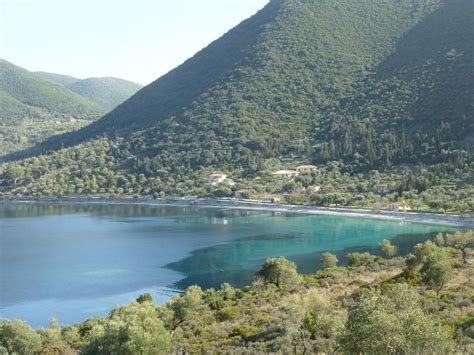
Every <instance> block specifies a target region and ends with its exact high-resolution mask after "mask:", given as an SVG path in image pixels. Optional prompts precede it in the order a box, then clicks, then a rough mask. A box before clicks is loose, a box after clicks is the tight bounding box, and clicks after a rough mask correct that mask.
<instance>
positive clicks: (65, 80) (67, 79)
mask: <svg viewBox="0 0 474 355" xmlns="http://www.w3.org/2000/svg"><path fill="white" fill-rule="evenodd" d="M35 74H36V75H38V76H40V77H41V78H42V79H44V80H48V81H49V82H51V83H54V84H58V85H61V86H67V85H70V84H73V83H75V82H76V81H79V80H81V79H78V78H74V77H72V76H70V75H62V74H55V73H48V72H44V71H37V72H35Z"/></svg>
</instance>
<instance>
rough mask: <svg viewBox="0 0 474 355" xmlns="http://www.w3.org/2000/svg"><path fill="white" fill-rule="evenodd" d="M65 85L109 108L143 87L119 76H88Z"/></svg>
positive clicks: (112, 107)
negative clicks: (118, 77)
mask: <svg viewBox="0 0 474 355" xmlns="http://www.w3.org/2000/svg"><path fill="white" fill-rule="evenodd" d="M65 87H66V88H67V89H69V90H71V91H73V92H75V93H76V94H79V95H81V96H83V97H85V98H87V99H89V100H91V101H93V102H95V103H96V104H98V105H100V106H101V107H103V108H105V109H107V110H112V109H114V108H115V107H117V106H118V105H120V104H121V103H122V102H124V101H125V100H127V99H128V98H130V96H132V95H133V94H135V93H136V92H137V91H138V90H140V89H141V88H142V86H141V85H139V84H136V83H133V82H131V81H127V80H122V79H117V78H88V79H84V80H77V81H75V82H72V83H70V84H68V85H66V86H65Z"/></svg>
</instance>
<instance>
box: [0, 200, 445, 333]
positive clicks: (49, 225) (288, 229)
mask: <svg viewBox="0 0 474 355" xmlns="http://www.w3.org/2000/svg"><path fill="white" fill-rule="evenodd" d="M451 230H453V229H452V228H450V227H443V226H434V225H424V224H412V223H405V222H392V221H379V220H370V219H361V218H350V217H338V216H337V217H336V216H316V215H301V214H287V213H280V212H258V211H243V210H225V209H197V208H178V207H158V206H136V205H112V206H104V205H74V204H69V205H68V204H61V205H57V204H54V205H53V204H10V203H9V204H4V205H0V257H1V259H0V317H6V318H11V319H24V320H26V321H28V322H29V323H30V324H31V325H33V326H45V325H47V323H48V319H49V318H52V317H55V318H57V319H58V320H59V322H60V323H72V322H76V321H82V320H85V319H87V318H89V317H92V316H98V315H104V314H106V313H107V312H108V311H109V310H110V309H111V308H113V307H114V306H115V305H117V304H124V303H128V302H130V301H131V300H133V299H135V298H136V297H137V296H138V295H139V294H141V293H143V292H151V293H152V295H153V297H154V299H155V300H156V301H157V302H164V301H165V300H166V299H167V298H168V297H169V296H170V294H172V292H173V291H171V290H170V289H183V288H184V287H186V286H189V285H191V284H198V285H200V286H202V287H219V285H220V284H221V283H222V282H224V281H226V282H229V283H231V284H233V285H235V286H243V285H245V284H247V283H248V282H250V281H251V280H252V276H253V274H254V273H255V271H256V270H257V269H258V268H259V267H260V265H261V264H262V263H263V262H264V260H265V259H266V258H267V257H272V256H285V257H288V258H290V259H292V260H294V261H296V262H297V264H298V267H299V270H300V271H302V272H306V273H309V272H312V271H314V270H316V269H317V266H318V260H319V258H320V255H321V253H323V252H325V251H331V252H333V253H335V254H337V255H338V257H339V259H340V260H341V261H342V262H343V263H344V261H345V260H344V256H345V255H346V254H347V253H348V252H351V251H354V250H370V251H373V252H377V246H378V243H379V242H380V241H382V240H383V239H390V240H392V241H393V242H394V243H395V244H397V245H398V246H399V249H400V253H401V254H406V253H408V252H409V251H410V250H411V248H412V247H413V246H414V245H415V244H417V243H419V242H422V241H424V240H426V239H428V238H429V237H430V236H432V235H433V234H434V233H436V232H440V231H451Z"/></svg>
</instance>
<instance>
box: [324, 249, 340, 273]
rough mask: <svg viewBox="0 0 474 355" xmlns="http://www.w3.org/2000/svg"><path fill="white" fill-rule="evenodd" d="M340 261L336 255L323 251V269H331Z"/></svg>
mask: <svg viewBox="0 0 474 355" xmlns="http://www.w3.org/2000/svg"><path fill="white" fill-rule="evenodd" d="M338 262H339V260H338V259H337V256H336V255H334V254H332V253H329V252H327V253H323V255H322V256H321V260H320V266H321V268H323V269H329V268H332V267H336V266H337V263H338Z"/></svg>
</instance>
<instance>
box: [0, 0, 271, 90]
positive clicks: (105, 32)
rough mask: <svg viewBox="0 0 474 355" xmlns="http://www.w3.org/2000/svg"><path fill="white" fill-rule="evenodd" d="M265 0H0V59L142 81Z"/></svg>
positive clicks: (34, 67) (29, 66) (84, 74)
mask: <svg viewBox="0 0 474 355" xmlns="http://www.w3.org/2000/svg"><path fill="white" fill-rule="evenodd" d="M268 1H269V0H0V58H4V59H6V60H8V61H10V62H12V63H14V64H17V65H19V66H22V67H24V68H26V69H28V70H31V71H37V70H38V71H39V70H41V71H49V72H54V73H59V74H69V75H72V76H76V77H79V78H85V77H91V76H115V77H120V78H123V79H128V80H132V81H135V82H138V83H141V84H148V83H150V82H152V81H153V80H155V79H157V78H158V77H160V76H161V75H163V74H165V73H166V72H168V71H169V70H171V69H173V68H174V67H175V66H177V65H178V64H181V63H182V62H183V61H185V60H186V59H188V58H189V57H191V56H192V55H193V54H194V53H196V52H197V51H198V50H200V49H202V48H204V47H205V46H206V45H208V44H209V43H210V42H212V41H213V40H215V39H217V38H218V37H220V36H221V35H222V34H224V33H225V32H227V31H228V30H229V29H231V28H232V27H234V26H235V25H237V24H238V23H240V22H241V21H242V20H244V19H246V18H248V17H250V16H251V15H253V14H254V13H255V12H257V11H258V10H259V9H261V8H262V7H264V6H265V4H267V3H268Z"/></svg>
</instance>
